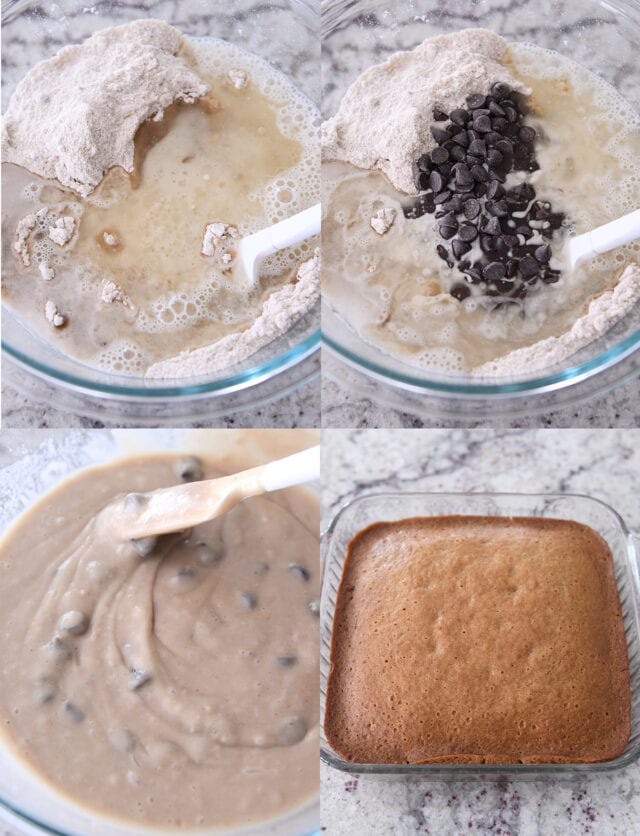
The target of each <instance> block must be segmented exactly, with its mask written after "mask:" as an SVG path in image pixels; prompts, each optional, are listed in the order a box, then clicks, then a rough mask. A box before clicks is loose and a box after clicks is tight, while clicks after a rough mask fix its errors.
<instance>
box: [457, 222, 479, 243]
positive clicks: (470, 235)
mask: <svg viewBox="0 0 640 836" xmlns="http://www.w3.org/2000/svg"><path fill="white" fill-rule="evenodd" d="M477 237H478V230H477V228H476V227H475V226H474V225H473V224H467V223H463V224H460V228H459V229H458V238H459V239H460V240H461V241H464V242H466V243H470V242H471V241H475V240H476V238H477Z"/></svg>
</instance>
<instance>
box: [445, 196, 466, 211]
mask: <svg viewBox="0 0 640 836" xmlns="http://www.w3.org/2000/svg"><path fill="white" fill-rule="evenodd" d="M442 208H443V209H446V211H447V212H462V200H461V199H460V196H459V195H457V194H454V196H453V197H452V198H451V200H447V202H446V203H443V204H442Z"/></svg>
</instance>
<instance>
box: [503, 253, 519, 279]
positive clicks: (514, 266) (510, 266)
mask: <svg viewBox="0 0 640 836" xmlns="http://www.w3.org/2000/svg"><path fill="white" fill-rule="evenodd" d="M505 269H506V273H507V278H508V279H513V278H514V277H515V275H516V273H517V272H518V261H517V260H516V259H515V258H510V259H509V260H508V261H507V263H506V264H505Z"/></svg>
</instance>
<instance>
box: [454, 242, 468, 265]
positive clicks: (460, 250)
mask: <svg viewBox="0 0 640 836" xmlns="http://www.w3.org/2000/svg"><path fill="white" fill-rule="evenodd" d="M451 249H452V250H453V254H454V255H455V257H456V258H458V259H460V258H462V256H463V255H465V254H466V253H468V252H469V250H470V249H471V244H468V243H467V242H466V241H462V240H460V239H459V238H455V239H454V241H453V243H452V244H451ZM458 267H459V268H460V269H461V270H462V269H463V268H462V266H461V264H459V265H458Z"/></svg>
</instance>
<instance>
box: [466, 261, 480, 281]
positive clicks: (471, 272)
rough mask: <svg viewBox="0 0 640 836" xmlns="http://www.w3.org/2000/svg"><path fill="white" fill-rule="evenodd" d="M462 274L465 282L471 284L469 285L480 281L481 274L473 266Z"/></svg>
mask: <svg viewBox="0 0 640 836" xmlns="http://www.w3.org/2000/svg"><path fill="white" fill-rule="evenodd" d="M464 272H465V275H466V277H467V281H469V282H471V284H479V283H480V282H481V281H482V272H481V271H480V268H479V267H476V266H475V265H474V266H473V267H470V268H469V269H468V270H465V271H464Z"/></svg>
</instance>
